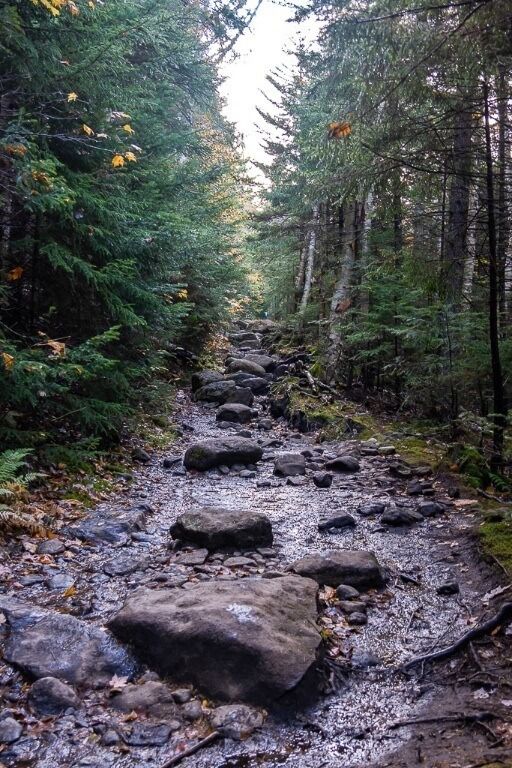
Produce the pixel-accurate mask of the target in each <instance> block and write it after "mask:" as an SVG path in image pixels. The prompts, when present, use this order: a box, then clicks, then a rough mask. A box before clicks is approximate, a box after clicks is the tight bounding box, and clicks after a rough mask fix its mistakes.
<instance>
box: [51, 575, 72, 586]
mask: <svg viewBox="0 0 512 768" xmlns="http://www.w3.org/2000/svg"><path fill="white" fill-rule="evenodd" d="M47 583H48V587H49V589H68V588H69V587H72V586H73V584H74V583H75V580H74V578H73V576H71V575H70V574H69V573H56V574H55V576H52V578H51V579H48V582H47Z"/></svg>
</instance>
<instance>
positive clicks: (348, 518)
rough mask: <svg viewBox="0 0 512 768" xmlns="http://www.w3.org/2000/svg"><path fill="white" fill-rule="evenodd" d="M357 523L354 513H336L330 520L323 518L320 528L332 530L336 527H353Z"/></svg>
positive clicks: (321, 529) (319, 524) (320, 529)
mask: <svg viewBox="0 0 512 768" xmlns="http://www.w3.org/2000/svg"><path fill="white" fill-rule="evenodd" d="M355 524H356V521H355V520H354V518H353V517H352V515H349V514H343V515H335V516H334V517H330V518H329V519H328V520H323V521H322V522H320V523H318V530H319V531H330V530H332V529H334V528H353V527H354V526H355Z"/></svg>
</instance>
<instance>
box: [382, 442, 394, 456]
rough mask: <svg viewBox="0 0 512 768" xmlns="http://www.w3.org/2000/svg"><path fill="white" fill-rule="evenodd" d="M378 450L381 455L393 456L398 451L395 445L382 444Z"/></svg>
mask: <svg viewBox="0 0 512 768" xmlns="http://www.w3.org/2000/svg"><path fill="white" fill-rule="evenodd" d="M378 451H379V453H380V455H381V456H392V455H393V454H394V453H396V448H395V446H394V445H381V446H380V448H379V449H378Z"/></svg>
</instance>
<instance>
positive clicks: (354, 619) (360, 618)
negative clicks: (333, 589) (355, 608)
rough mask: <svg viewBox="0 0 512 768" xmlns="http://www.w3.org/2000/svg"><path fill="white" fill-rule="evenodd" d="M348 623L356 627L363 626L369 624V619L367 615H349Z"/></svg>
mask: <svg viewBox="0 0 512 768" xmlns="http://www.w3.org/2000/svg"><path fill="white" fill-rule="evenodd" d="M348 622H349V624H355V625H356V626H363V625H364V624H366V623H367V622H368V618H367V616H366V614H365V613H351V614H349V617H348Z"/></svg>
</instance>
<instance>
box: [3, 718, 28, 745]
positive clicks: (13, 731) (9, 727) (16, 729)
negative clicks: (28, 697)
mask: <svg viewBox="0 0 512 768" xmlns="http://www.w3.org/2000/svg"><path fill="white" fill-rule="evenodd" d="M22 733H23V726H22V725H21V723H18V721H17V720H15V719H14V717H6V718H4V719H3V720H0V744H12V743H13V742H15V741H17V740H18V739H19V738H20V736H21V734H22Z"/></svg>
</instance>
